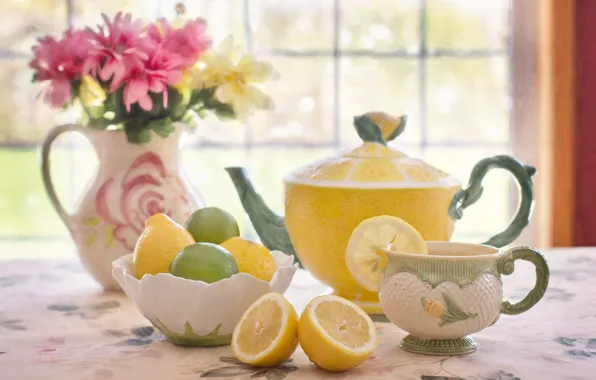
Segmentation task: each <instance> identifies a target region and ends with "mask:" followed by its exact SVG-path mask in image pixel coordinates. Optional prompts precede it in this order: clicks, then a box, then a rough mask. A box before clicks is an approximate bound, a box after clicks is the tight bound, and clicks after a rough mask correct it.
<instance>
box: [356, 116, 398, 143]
mask: <svg viewBox="0 0 596 380" xmlns="http://www.w3.org/2000/svg"><path fill="white" fill-rule="evenodd" d="M407 121H408V117H407V116H406V115H402V116H399V117H393V116H391V115H389V114H387V113H385V112H368V113H365V114H364V115H361V116H356V117H354V126H355V127H356V132H358V136H360V138H361V139H362V141H364V142H377V143H381V144H383V145H386V144H387V142H389V141H391V140H393V139H394V138H396V137H397V136H399V135H401V134H402V132H403V131H404V129H406V122H407Z"/></svg>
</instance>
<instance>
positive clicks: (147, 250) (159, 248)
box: [133, 213, 195, 279]
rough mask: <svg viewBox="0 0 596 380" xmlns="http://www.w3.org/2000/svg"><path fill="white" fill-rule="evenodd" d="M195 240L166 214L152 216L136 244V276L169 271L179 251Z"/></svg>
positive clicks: (134, 270) (134, 263) (134, 260)
mask: <svg viewBox="0 0 596 380" xmlns="http://www.w3.org/2000/svg"><path fill="white" fill-rule="evenodd" d="M194 242H195V241H194V239H193V238H192V236H191V235H190V233H188V231H186V229H185V228H184V227H182V226H181V225H179V224H178V223H176V222H174V221H173V220H172V219H171V218H170V217H169V216H167V215H166V214H162V213H159V214H155V215H153V216H151V217H150V218H149V219H147V221H146V222H145V229H144V230H143V232H142V233H141V235H140V236H139V239H138V240H137V244H136V245H135V249H134V257H133V267H134V268H133V274H134V276H135V277H136V278H138V279H141V278H142V277H143V276H144V275H145V274H153V275H155V274H158V273H167V272H169V271H170V265H171V264H172V261H173V260H174V258H175V257H176V255H177V254H178V252H180V251H181V250H182V249H183V248H184V247H186V246H188V245H191V244H193V243H194Z"/></svg>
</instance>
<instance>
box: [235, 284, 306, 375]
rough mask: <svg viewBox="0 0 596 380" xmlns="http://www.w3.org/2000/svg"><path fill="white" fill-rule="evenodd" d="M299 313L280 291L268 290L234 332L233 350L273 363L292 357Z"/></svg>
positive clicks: (256, 360) (255, 362) (265, 363)
mask: <svg viewBox="0 0 596 380" xmlns="http://www.w3.org/2000/svg"><path fill="white" fill-rule="evenodd" d="M297 325H298V315H297V314H296V310H294V307H293V306H292V304H290V303H289V302H288V300H286V299H285V298H284V296H282V295H281V294H278V293H268V294H265V295H264V296H262V297H261V298H259V299H258V300H256V301H255V302H254V303H253V304H252V305H251V306H250V307H249V308H248V309H247V310H246V311H245V312H244V315H243V316H242V318H241V319H240V322H238V324H237V325H236V328H235V329H234V333H233V334H232V352H233V353H234V356H236V358H237V359H238V360H240V361H241V362H243V363H246V364H252V365H255V366H259V367H273V366H275V365H277V364H279V363H281V362H282V361H284V360H286V359H288V358H289V357H290V356H292V354H293V353H294V351H295V350H296V347H297V346H298V335H297Z"/></svg>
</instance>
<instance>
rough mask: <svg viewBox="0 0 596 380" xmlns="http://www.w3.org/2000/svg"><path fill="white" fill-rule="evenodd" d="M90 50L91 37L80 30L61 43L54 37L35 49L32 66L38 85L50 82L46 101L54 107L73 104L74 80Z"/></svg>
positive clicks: (67, 33)
mask: <svg viewBox="0 0 596 380" xmlns="http://www.w3.org/2000/svg"><path fill="white" fill-rule="evenodd" d="M90 48H91V42H90V39H89V34H88V33H87V32H86V31H81V30H67V31H66V32H65V33H64V37H63V38H62V40H59V41H57V40H56V39H54V38H53V37H45V38H42V39H39V44H38V45H37V46H34V47H33V48H32V51H33V54H34V57H33V59H32V60H31V62H29V66H30V67H31V68H32V69H34V70H35V79H36V80H37V81H49V82H50V83H49V85H48V87H47V88H46V90H45V92H44V100H45V101H46V102H48V103H49V104H51V105H52V106H53V107H57V108H59V107H62V106H64V104H65V103H67V102H68V101H70V100H71V98H72V92H71V88H70V87H71V83H70V82H71V80H73V79H77V78H78V77H80V75H81V73H82V70H81V65H82V63H83V61H84V59H85V56H86V51H87V50H88V49H90Z"/></svg>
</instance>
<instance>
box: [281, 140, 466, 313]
mask: <svg viewBox="0 0 596 380" xmlns="http://www.w3.org/2000/svg"><path fill="white" fill-rule="evenodd" d="M460 188H461V185H460V183H459V182H458V181H457V180H456V179H454V178H453V177H451V176H449V175H448V174H446V173H444V172H442V171H441V170H438V169H436V168H434V167H432V166H430V165H428V164H426V163H424V162H423V161H421V160H418V159H414V158H410V157H407V156H406V155H404V154H403V153H401V152H398V151H395V150H392V149H391V148H389V147H387V146H386V145H384V144H381V143H376V142H365V143H364V144H363V145H362V146H360V147H358V148H356V149H354V150H352V151H350V152H347V153H345V154H343V155H340V156H338V157H332V158H327V159H323V160H320V161H317V162H315V163H313V164H311V165H309V166H306V167H303V168H300V169H298V170H296V171H294V172H293V173H291V174H290V175H289V176H288V177H287V178H286V180H285V199H286V203H285V223H286V226H287V228H288V232H289V235H290V237H291V239H292V244H293V245H294V248H295V250H296V252H297V254H298V256H299V257H300V260H301V261H302V263H303V265H304V267H305V268H306V269H308V270H309V271H310V272H311V273H312V274H313V275H314V276H315V277H316V278H317V279H318V280H320V281H322V282H324V283H326V284H327V285H329V286H331V287H332V288H333V289H334V290H335V291H336V293H337V294H339V295H340V296H342V297H345V298H347V299H350V300H354V301H357V303H358V304H360V305H361V306H364V307H365V309H367V311H368V312H370V313H376V312H380V308H379V307H378V306H376V305H377V303H378V297H377V294H376V293H371V292H369V291H367V290H365V289H364V288H362V287H361V286H360V285H358V284H357V283H356V281H355V280H354V279H353V278H352V277H351V276H350V274H349V272H348V269H347V267H346V264H345V249H346V246H347V243H348V240H349V238H350V236H351V234H352V231H353V230H354V228H356V226H358V224H359V223H360V222H362V221H363V220H365V219H368V218H371V217H375V216H379V215H393V216H397V217H399V218H401V219H403V220H405V221H406V222H408V223H409V224H411V225H412V226H413V227H414V228H416V229H417V230H418V231H419V232H420V234H421V235H422V237H423V238H424V239H425V240H449V239H450V237H451V234H452V232H453V227H454V220H453V219H452V218H450V217H449V215H448V208H449V204H450V202H451V200H452V198H453V195H454V194H455V193H456V192H457V191H458V190H459V189H460ZM373 305H374V306H373ZM367 306H368V307H367Z"/></svg>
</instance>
